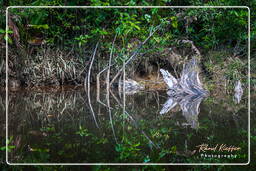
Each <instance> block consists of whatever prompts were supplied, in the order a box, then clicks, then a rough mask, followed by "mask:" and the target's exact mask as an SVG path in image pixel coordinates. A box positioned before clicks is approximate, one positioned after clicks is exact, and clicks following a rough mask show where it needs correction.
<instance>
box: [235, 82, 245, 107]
mask: <svg viewBox="0 0 256 171" xmlns="http://www.w3.org/2000/svg"><path fill="white" fill-rule="evenodd" d="M242 96H243V88H242V83H241V81H240V80H238V81H237V82H236V85H235V94H234V101H235V103H236V104H238V103H240V101H241V98H242Z"/></svg>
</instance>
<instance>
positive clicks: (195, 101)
mask: <svg viewBox="0 0 256 171" xmlns="http://www.w3.org/2000/svg"><path fill="white" fill-rule="evenodd" d="M203 99H204V97H203V96H200V95H187V96H184V97H170V98H169V99H168V100H167V101H166V102H165V104H164V105H163V108H162V110H161V111H160V114H165V113H167V112H169V111H170V110H171V109H173V108H174V107H175V106H176V105H177V104H179V106H180V108H181V110H182V114H183V116H184V117H185V118H186V120H187V122H188V125H191V127H192V128H198V127H199V123H198V114H199V105H200V103H201V101H202V100H203Z"/></svg>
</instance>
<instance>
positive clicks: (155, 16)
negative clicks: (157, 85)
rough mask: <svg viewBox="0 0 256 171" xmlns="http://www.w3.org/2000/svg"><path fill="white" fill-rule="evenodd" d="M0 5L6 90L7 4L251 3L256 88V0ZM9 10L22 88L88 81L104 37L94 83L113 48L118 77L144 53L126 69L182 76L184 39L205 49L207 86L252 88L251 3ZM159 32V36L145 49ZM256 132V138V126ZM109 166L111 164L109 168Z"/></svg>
mask: <svg viewBox="0 0 256 171" xmlns="http://www.w3.org/2000/svg"><path fill="white" fill-rule="evenodd" d="M0 5H1V7H3V8H1V9H0V85H1V86H2V87H3V86H4V85H5V65H4V63H5V40H6V37H5V7H7V6H11V5H32V6H40V5H48V6H52V5H56V6H58V5H61V6H64V5H70V6H74V5H82V6H84V5H88V6H108V5H128V6H134V5H143V6H148V5H173V6H177V5H186V6H189V5H208V6H209V5H213V6H214V5H245V6H249V7H250V9H251V29H250V30H251V35H250V36H251V85H252V88H255V87H256V75H255V73H256V60H255V59H256V55H255V50H256V45H255V35H256V29H255V26H256V22H255V18H256V16H255V12H254V11H255V8H256V1H255V0H251V1H249V2H248V1H244V0H239V1H237V0H217V1H211V0H210V1H205V0H182V1H179V0H173V1H172V0H157V1H154V2H151V1H147V0H142V1H138V2H137V1H134V0H131V1H127V0H121V1H118V0H106V1H103V0H90V1H88V2H84V1H82V0H72V1H66V0H52V1H48V0H19V1H17V0H9V1H0ZM9 14H10V17H9V27H10V29H9V30H8V33H9V38H8V42H9V52H8V54H9V67H10V68H9V79H10V80H14V81H16V80H18V81H19V82H20V84H21V85H22V86H26V87H33V86H42V85H64V84H82V83H83V81H84V77H85V75H86V74H87V71H88V68H89V62H90V61H91V56H92V54H93V51H94V48H95V45H96V44H97V42H99V48H98V51H97V57H96V59H95V60H96V64H95V66H94V67H93V71H94V72H93V73H92V76H93V78H94V80H92V81H95V76H96V74H97V73H98V72H99V71H101V70H102V69H103V68H105V67H106V65H107V64H108V60H109V56H110V54H111V52H112V51H113V63H114V64H115V65H114V67H113V68H112V73H113V75H111V77H114V75H115V74H114V73H116V72H117V71H118V70H119V69H120V68H121V67H122V64H123V62H124V61H127V60H128V59H129V58H130V56H131V55H132V54H134V53H137V55H136V57H135V58H134V59H133V60H132V61H131V63H129V67H127V71H128V72H127V73H128V76H130V77H136V76H140V77H144V78H145V76H149V75H154V74H156V73H157V72H158V69H159V68H160V67H162V68H168V69H169V70H170V71H171V72H172V74H174V75H175V74H176V73H178V74H179V72H180V71H181V68H182V64H183V63H184V62H185V61H186V60H187V58H190V57H191V55H193V54H194V52H193V51H192V50H191V47H190V46H191V45H190V44H184V43H181V42H180V41H181V40H191V41H192V42H193V43H194V45H195V46H196V47H197V48H198V49H199V50H200V52H201V53H202V58H201V68H202V74H203V75H204V76H205V77H204V82H205V85H206V86H207V89H209V90H210V91H211V92H214V91H216V90H217V89H216V87H222V86H224V85H226V84H228V85H233V84H234V83H235V81H236V80H242V82H243V84H244V86H245V87H246V86H247V83H248V82H247V81H248V80H247V74H248V71H247V66H248V15H249V14H248V9H247V8H239V9H238V8H232V9H230V8H222V9H209V8H199V9H192V8H191V9H184V8H177V9H173V8H168V9H167V8H166V9H165V8H144V9H135V8H127V9H121V8H110V9H108V8H107V9H106V8H104V9H48V8H38V9H35V8H10V9H9ZM154 31H156V32H154ZM152 32H154V35H153V36H152V37H151V38H150V39H149V40H148V41H147V42H146V43H145V44H144V45H143V46H142V47H140V44H141V43H142V42H143V41H144V40H146V39H147V37H148V36H149V35H150V33H152ZM115 37H116V38H115ZM114 40H115V42H114V48H113V49H112V44H113V41H114ZM133 71H135V72H133ZM1 116H3V115H2V114H1ZM1 118H3V117H1ZM254 122H255V119H254ZM252 130H253V132H254V135H255V129H252ZM254 135H252V144H253V145H255V136H254ZM1 136H2V134H1ZM1 140H3V138H2V139H1ZM1 144H4V142H1ZM2 149H3V150H5V149H4V148H2ZM253 154H254V155H255V153H253ZM1 157H2V156H1ZM1 159H2V158H1ZM254 161H255V160H254ZM160 168H161V169H167V168H165V167H157V168H155V170H158V169H160ZM48 169H51V168H48ZM56 169H58V167H56ZM97 169H102V168H101V167H99V168H96V170H97ZM103 169H106V170H107V169H109V168H108V167H103ZM146 169H147V167H146ZM195 169H199V170H200V169H201V168H195ZM204 169H209V170H210V169H214V167H209V168H208V167H204ZM220 169H225V168H223V167H221V168H220ZM226 169H231V167H227V168H226ZM248 169H249V168H248Z"/></svg>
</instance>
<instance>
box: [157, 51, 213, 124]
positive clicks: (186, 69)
mask: <svg viewBox="0 0 256 171" xmlns="http://www.w3.org/2000/svg"><path fill="white" fill-rule="evenodd" d="M197 53H199V51H198V52H197ZM198 55H200V53H199V54H198ZM197 63H198V62H197V58H196V57H193V58H192V59H191V60H190V61H189V62H188V63H187V64H185V65H184V66H183V70H182V72H181V77H180V79H176V78H175V77H174V76H172V75H171V74H170V73H169V72H168V71H166V70H164V69H160V72H161V73H162V75H163V79H164V81H165V82H166V84H167V85H168V91H167V94H168V95H169V99H168V100H167V101H166V103H165V104H164V105H163V108H162V110H161V111H160V114H165V113H167V112H169V111H170V110H171V109H172V108H174V107H175V106H176V105H177V104H179V106H180V108H181V110H182V114H183V115H184V117H185V118H186V120H187V122H188V124H187V125H191V127H192V128H198V127H199V123H198V114H199V105H200V103H201V101H202V100H203V99H204V98H205V97H206V96H207V95H208V91H207V90H205V89H204V88H203V84H202V83H201V81H200V79H199V67H198V64H197Z"/></svg>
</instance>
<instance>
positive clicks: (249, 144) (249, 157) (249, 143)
mask: <svg viewBox="0 0 256 171" xmlns="http://www.w3.org/2000/svg"><path fill="white" fill-rule="evenodd" d="M10 8H220V9H221V8H231V9H232V8H245V9H247V10H248V162H247V163H10V162H9V161H8V144H7V142H8V41H7V42H6V163H7V164H8V165H248V164H249V163H250V160H251V156H250V153H251V151H250V150H251V149H250V146H251V142H250V136H251V135H250V109H251V106H250V78H251V75H250V15H251V14H250V8H249V7H247V6H9V7H7V8H6V36H8V33H7V31H8V10H9V9H10Z"/></svg>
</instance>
